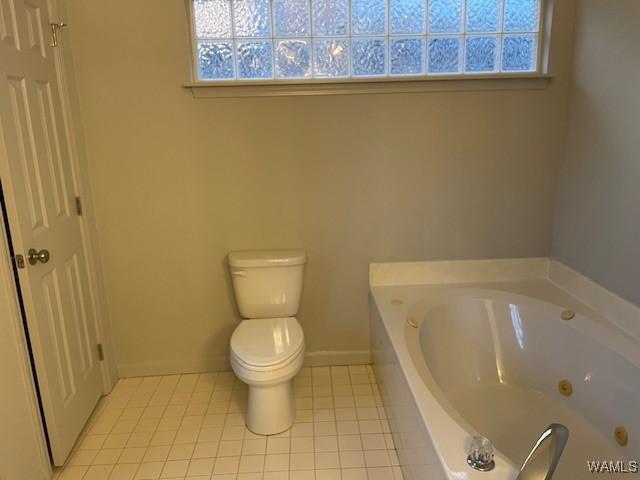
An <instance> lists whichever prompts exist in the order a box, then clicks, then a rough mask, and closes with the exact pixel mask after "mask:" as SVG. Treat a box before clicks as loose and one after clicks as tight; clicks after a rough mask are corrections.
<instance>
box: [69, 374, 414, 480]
mask: <svg viewBox="0 0 640 480" xmlns="http://www.w3.org/2000/svg"><path fill="white" fill-rule="evenodd" d="M247 393H248V390H247V386H246V385H244V384H243V383H241V382H240V381H238V380H237V379H236V378H235V376H234V374H233V373H232V372H222V373H207V374H191V375H169V376H158V377H146V378H143V379H140V378H137V379H123V380H121V381H120V382H118V384H117V385H116V387H115V388H114V390H113V392H112V394H111V395H108V396H106V397H104V398H103V399H101V400H100V402H99V404H98V406H97V407H96V411H95V413H94V414H93V415H92V417H91V419H90V420H89V422H88V424H87V427H86V428H85V431H84V432H83V434H82V436H81V437H80V438H79V440H78V444H77V446H76V447H75V450H74V452H73V454H72V455H71V457H70V459H69V461H68V465H67V466H66V467H65V468H64V469H63V470H62V471H61V472H60V473H59V475H58V477H57V479H58V480H102V479H104V480H151V479H154V480H155V479H165V478H166V479H170V478H173V479H177V480H403V478H402V472H401V470H400V468H399V466H398V463H399V462H398V456H397V453H396V451H395V448H394V442H393V439H392V436H391V434H390V433H388V432H389V424H388V421H387V419H386V414H385V411H384V408H382V403H381V398H380V393H379V391H378V388H377V385H375V378H374V377H373V375H372V371H371V368H370V367H369V366H366V365H357V366H350V367H340V366H332V367H327V366H317V367H311V368H309V367H305V368H303V369H302V370H301V372H300V374H299V375H298V376H297V377H296V378H295V379H294V396H295V401H296V423H295V424H294V426H293V427H292V428H291V429H289V430H287V431H285V432H282V433H279V434H277V435H272V436H270V437H264V436H261V435H257V434H254V433H252V432H251V431H249V430H248V429H247V428H246V427H245V418H246V408H247V407H246V405H247Z"/></svg>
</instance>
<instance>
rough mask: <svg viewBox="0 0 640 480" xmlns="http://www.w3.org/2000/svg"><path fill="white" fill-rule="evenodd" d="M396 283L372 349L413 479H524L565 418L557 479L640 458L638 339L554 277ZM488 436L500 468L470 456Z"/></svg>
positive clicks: (384, 291) (375, 318)
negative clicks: (543, 441)
mask: <svg viewBox="0 0 640 480" xmlns="http://www.w3.org/2000/svg"><path fill="white" fill-rule="evenodd" d="M494 280H495V278H494ZM388 283H389V282H387V284H384V285H372V286H371V328H372V343H373V345H372V353H373V359H374V365H375V370H376V374H377V375H378V379H379V382H380V390H381V392H382V396H383V401H384V404H385V408H386V409H387V411H388V415H389V417H390V425H391V430H392V433H393V435H394V440H395V442H396V448H397V449H398V454H399V458H400V463H401V466H402V468H403V473H404V475H405V478H406V479H407V480H414V479H415V480H418V479H421V480H424V479H429V480H431V479H439V478H442V479H444V478H447V479H452V480H453V479H456V480H462V479H485V480H502V479H514V478H515V477H516V476H517V473H518V469H519V466H520V465H521V463H522V462H523V460H524V459H525V457H526V455H527V454H528V453H529V451H530V449H531V447H532V446H533V443H534V441H535V440H536V439H537V437H538V436H539V434H540V433H541V432H542V431H543V429H544V428H545V427H546V426H547V425H549V424H550V423H554V422H555V423H563V424H565V425H566V426H567V427H568V428H569V430H570V439H569V442H568V444H567V448H566V450H565V452H564V454H563V456H562V459H561V462H560V465H559V467H558V470H557V471H556V475H555V476H554V479H557V480H563V479H567V480H569V479H570V480H575V479H580V478H588V477H591V476H592V475H590V474H589V473H588V471H587V465H586V462H587V460H614V461H617V460H624V461H628V460H640V441H639V440H640V347H639V344H638V342H637V341H635V340H633V339H631V338H630V337H629V336H628V335H625V334H623V333H622V332H621V331H620V330H619V329H617V328H616V327H615V326H613V325H612V324H611V323H609V322H607V321H606V320H604V319H603V318H602V317H600V316H598V315H597V314H596V313H595V312H593V311H592V310H590V309H589V308H587V307H586V306H585V305H583V304H581V303H579V302H577V301H576V300H575V299H574V298H572V297H570V296H569V295H567V294H566V293H564V292H563V291H562V290H560V289H559V288H557V287H556V286H554V285H553V284H552V283H550V282H549V281H548V280H544V279H539V278H533V279H524V280H523V279H518V280H517V281H509V282H501V283H490V284H486V283H478V282H477V279H476V282H475V283H474V284H457V283H448V284H446V283H445V284H437V283H433V282H431V283H430V284H425V285H404V286H403V285H389V284H388ZM400 302H401V303H400ZM565 309H572V310H574V311H575V312H576V315H575V317H574V318H573V319H571V320H569V321H566V320H563V319H561V313H562V311H563V310H565ZM408 319H412V320H413V321H414V323H415V324H416V327H413V326H411V325H410V324H409V323H408V322H407V320H408ZM565 379H566V380H569V381H570V382H571V384H572V386H573V394H572V395H571V396H568V397H567V396H563V395H561V394H560V393H559V390H558V383H559V381H560V380H565ZM618 426H624V427H625V428H626V430H627V432H628V434H629V441H628V444H627V445H626V446H624V447H622V446H619V445H618V444H617V443H616V442H615V441H614V437H613V432H614V429H615V428H616V427H618ZM478 434H480V435H483V436H485V437H487V438H489V439H490V440H491V441H492V442H493V444H494V445H495V447H496V468H495V469H494V470H493V471H492V472H488V473H483V472H477V471H475V470H473V469H471V468H470V467H469V466H468V465H467V463H466V456H467V447H468V443H469V441H470V439H471V437H472V436H474V435H478ZM600 476H602V477H608V476H607V475H597V477H600ZM610 476H611V475H610ZM621 477H623V478H640V476H636V475H624V476H621Z"/></svg>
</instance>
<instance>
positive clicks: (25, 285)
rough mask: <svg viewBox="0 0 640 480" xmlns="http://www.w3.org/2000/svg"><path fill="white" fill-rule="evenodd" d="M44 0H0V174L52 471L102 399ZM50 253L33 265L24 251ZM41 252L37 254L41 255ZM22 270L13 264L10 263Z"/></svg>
mask: <svg viewBox="0 0 640 480" xmlns="http://www.w3.org/2000/svg"><path fill="white" fill-rule="evenodd" d="M54 7H55V6H54V5H52V4H51V0H49V1H47V0H0V172H1V173H2V175H3V178H2V185H3V188H4V191H5V196H6V204H7V207H8V214H9V224H10V227H11V234H12V239H13V243H14V251H15V254H16V255H18V254H22V255H24V259H25V262H24V263H25V265H24V268H19V269H18V273H19V280H20V286H21V291H22V297H23V301H24V306H25V312H26V317H27V324H28V330H29V335H30V337H31V343H32V349H33V354H34V359H35V366H36V373H37V377H38V385H39V387H40V391H41V397H42V404H43V408H44V414H45V421H46V427H47V433H48V436H49V442H50V445H51V451H52V455H53V460H54V464H56V465H61V464H62V463H63V462H64V461H65V459H66V458H67V456H68V454H69V452H70V451H71V448H72V446H73V444H74V442H75V440H76V439H77V437H78V434H79V433H80V431H81V430H82V427H83V426H84V424H85V422H86V420H87V419H88V417H89V415H90V414H91V412H92V410H93V408H94V407H95V405H96V403H97V401H98V399H99V397H100V395H101V393H102V376H101V375H102V374H101V369H100V361H99V358H98V350H97V337H96V328H95V323H94V318H93V316H92V309H91V304H90V297H89V295H90V292H89V278H88V273H87V263H86V252H85V251H84V247H83V237H82V230H81V226H80V219H79V216H78V212H77V210H76V203H75V198H76V191H77V188H76V187H77V186H76V185H75V181H76V180H75V175H74V171H73V167H72V162H71V159H70V155H71V153H70V148H69V147H70V146H69V145H68V143H67V138H69V136H68V135H67V134H66V133H67V132H66V131H65V128H66V126H65V119H64V117H63V112H62V104H63V103H62V100H63V98H62V97H61V95H62V94H63V92H60V90H59V85H58V80H57V75H56V58H55V55H56V54H58V53H57V52H56V49H55V48H52V47H51V30H50V26H49V23H50V22H51V21H54V20H55V21H57V20H58V19H53V18H52V12H53V11H54V10H53V8H54ZM30 249H35V250H37V251H38V252H40V251H42V250H47V251H48V252H49V255H50V258H49V260H48V261H46V263H45V262H43V261H41V260H46V259H45V258H44V257H45V255H43V256H42V258H41V260H38V261H37V263H35V264H33V265H32V264H30V263H29V262H28V261H27V260H28V252H29V250H30ZM43 253H44V252H43ZM17 263H19V262H17Z"/></svg>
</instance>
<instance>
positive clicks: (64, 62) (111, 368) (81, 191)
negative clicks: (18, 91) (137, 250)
mask: <svg viewBox="0 0 640 480" xmlns="http://www.w3.org/2000/svg"><path fill="white" fill-rule="evenodd" d="M49 5H50V13H51V21H55V22H58V21H62V20H65V21H66V18H67V15H66V9H65V6H64V4H63V2H62V0H49ZM70 28H72V27H70ZM67 30H68V29H67ZM58 42H59V43H58V47H57V48H53V49H52V50H53V55H54V58H55V64H56V77H57V81H58V89H59V92H60V97H61V104H62V116H63V120H64V125H61V128H63V129H64V132H63V134H64V135H66V137H67V141H68V142H67V143H68V144H69V153H70V157H71V158H70V166H71V171H72V176H73V183H74V186H75V189H76V192H77V195H79V196H80V197H81V199H82V215H81V216H80V217H79V220H80V226H81V230H82V234H83V244H84V245H83V246H84V250H85V255H86V262H87V271H88V277H89V285H88V286H87V287H88V291H89V297H90V303H91V305H90V307H91V313H92V315H93V319H94V324H95V329H96V335H97V340H98V343H100V344H102V348H103V354H104V360H103V361H102V362H100V368H101V372H102V383H103V393H104V394H107V393H109V392H110V391H111V390H112V389H113V387H114V385H115V383H116V382H117V381H118V378H119V377H118V369H117V365H116V361H115V355H114V349H113V342H112V335H111V325H110V322H109V316H108V309H107V299H106V294H105V289H104V283H103V280H102V267H101V263H100V257H99V249H98V233H97V229H96V225H95V216H94V206H93V202H92V198H91V187H90V182H89V178H88V173H87V160H86V159H87V156H86V150H85V147H84V137H83V134H82V128H81V123H80V121H79V119H80V107H79V103H78V95H77V90H76V85H75V74H74V71H73V65H72V61H71V59H72V58H73V57H72V52H71V47H70V42H69V32H68V31H64V32H59V33H58ZM1 144H2V139H1V138H0V146H1ZM0 179H1V180H2V185H3V188H4V198H5V206H6V208H7V212H8V214H9V218H10V219H11V218H13V219H15V218H17V209H16V203H15V197H14V193H13V186H12V184H11V177H10V172H9V167H8V162H7V159H6V158H4V157H0ZM16 228H17V226H16ZM5 235H7V236H8V235H9V232H5V231H4V227H2V232H1V233H0V255H2V257H3V258H4V259H8V258H10V253H9V250H8V244H7V240H8V238H5ZM24 253H25V252H16V254H24ZM2 263H3V262H0V264H2ZM3 283H4V284H5V285H10V286H11V292H7V298H8V297H9V296H11V297H12V298H13V299H14V300H15V305H18V304H19V295H20V292H18V285H17V284H16V280H15V278H14V277H13V272H12V271H7V269H6V268H3V267H2V265H0V288H1V287H2V284H3ZM1 300H3V299H2V295H0V301H1ZM0 306H1V305H0ZM10 310H11V311H12V312H15V313H17V314H18V315H17V317H16V315H15V314H14V315H11V317H12V318H10V321H11V322H12V323H13V325H14V326H16V327H17V328H18V327H19V328H20V329H23V324H22V317H21V315H20V312H19V310H15V308H12V309H10ZM22 343H23V345H22V346H21V348H23V349H24V351H25V352H26V351H27V348H28V347H27V345H26V340H24V339H23V342H22ZM23 357H24V355H23ZM19 363H20V364H19V365H18V368H21V369H22V370H23V371H25V372H29V377H30V378H29V379H27V380H28V381H29V382H32V383H33V381H36V382H37V381H38V380H37V379H34V378H31V375H30V372H31V368H32V366H31V362H30V360H29V358H28V357H25V358H23V359H22V360H21V361H20V362H19ZM25 368H26V369H25ZM45 381H46V380H45ZM32 390H33V392H32V393H33V401H34V402H35V403H34V404H35V405H36V406H37V396H36V391H35V386H34V388H33V389H32ZM34 422H36V423H37V424H39V425H40V429H41V431H42V438H43V445H42V447H43V448H44V450H45V451H46V450H47V447H46V444H45V443H44V439H45V433H44V429H43V426H42V424H41V421H40V415H39V408H37V409H36V410H35V411H34ZM47 458H48V453H47ZM47 468H50V466H49V467H47Z"/></svg>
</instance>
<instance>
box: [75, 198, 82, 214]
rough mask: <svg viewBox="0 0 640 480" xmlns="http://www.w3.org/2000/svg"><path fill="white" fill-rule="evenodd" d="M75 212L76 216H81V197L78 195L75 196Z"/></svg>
mask: <svg viewBox="0 0 640 480" xmlns="http://www.w3.org/2000/svg"><path fill="white" fill-rule="evenodd" d="M76 213H77V214H78V216H82V199H81V198H80V197H76Z"/></svg>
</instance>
